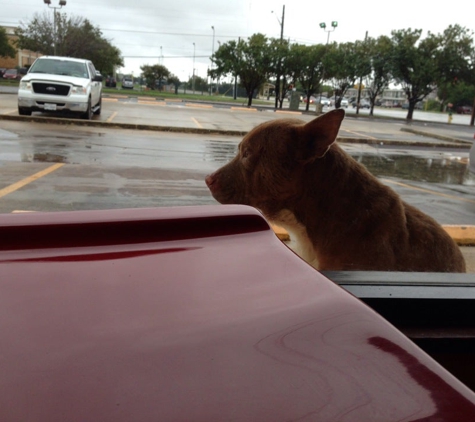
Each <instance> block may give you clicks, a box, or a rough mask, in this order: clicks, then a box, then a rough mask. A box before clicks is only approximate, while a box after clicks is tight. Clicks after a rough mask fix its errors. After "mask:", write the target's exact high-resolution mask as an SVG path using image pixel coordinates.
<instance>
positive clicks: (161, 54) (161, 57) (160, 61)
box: [158, 46, 163, 64]
mask: <svg viewBox="0 0 475 422" xmlns="http://www.w3.org/2000/svg"><path fill="white" fill-rule="evenodd" d="M158 63H159V64H163V53H162V46H160V60H159V62H158Z"/></svg>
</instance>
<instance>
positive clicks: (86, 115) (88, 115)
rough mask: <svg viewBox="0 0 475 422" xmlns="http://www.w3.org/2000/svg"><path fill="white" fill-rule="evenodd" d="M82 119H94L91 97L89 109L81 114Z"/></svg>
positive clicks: (88, 104)
mask: <svg viewBox="0 0 475 422" xmlns="http://www.w3.org/2000/svg"><path fill="white" fill-rule="evenodd" d="M81 119H84V120H91V119H92V107H91V99H90V98H89V101H88V103H87V110H86V112H85V113H83V114H81Z"/></svg>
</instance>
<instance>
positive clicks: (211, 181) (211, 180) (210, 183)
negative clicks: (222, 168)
mask: <svg viewBox="0 0 475 422" xmlns="http://www.w3.org/2000/svg"><path fill="white" fill-rule="evenodd" d="M205 182H206V186H208V188H209V189H211V187H212V186H213V185H215V184H216V176H215V174H214V173H212V174H208V176H206V178H205Z"/></svg>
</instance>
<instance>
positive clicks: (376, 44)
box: [363, 35, 392, 116]
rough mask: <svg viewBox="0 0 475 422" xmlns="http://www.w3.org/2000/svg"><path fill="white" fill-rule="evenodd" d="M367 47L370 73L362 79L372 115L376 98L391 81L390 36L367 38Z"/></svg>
mask: <svg viewBox="0 0 475 422" xmlns="http://www.w3.org/2000/svg"><path fill="white" fill-rule="evenodd" d="M367 47H368V49H369V55H370V62H371V73H370V74H368V75H366V76H365V77H364V78H363V80H364V82H365V86H366V89H367V92H368V96H369V99H370V103H371V109H370V115H371V116H372V115H373V110H374V103H375V101H376V98H377V97H378V96H379V95H381V94H382V93H383V92H384V90H385V89H386V88H387V87H388V86H389V84H390V82H391V81H392V73H391V69H392V68H391V65H392V63H391V58H392V44H391V40H390V38H389V37H387V36H385V35H383V36H380V37H378V38H377V39H373V38H369V39H368V40H367Z"/></svg>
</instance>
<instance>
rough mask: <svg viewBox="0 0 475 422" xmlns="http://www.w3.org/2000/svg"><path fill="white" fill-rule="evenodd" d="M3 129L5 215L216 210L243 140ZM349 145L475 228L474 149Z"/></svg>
mask: <svg viewBox="0 0 475 422" xmlns="http://www.w3.org/2000/svg"><path fill="white" fill-rule="evenodd" d="M0 128H1V130H0V145H1V148H0V168H1V176H0V212H2V213H9V212H12V211H15V210H24V211H26V210H28V211H59V210H83V209H111V208H136V207H156V206H176V205H205V204H216V202H215V200H214V199H213V198H212V197H211V195H210V193H209V191H208V189H207V187H206V185H205V183H204V177H205V176H206V174H208V173H210V172H212V171H213V170H215V169H216V168H218V167H220V166H221V165H223V164H224V163H226V162H228V161H229V160H230V159H231V158H232V157H234V155H235V153H236V149H237V145H238V143H239V141H240V139H241V138H240V137H236V136H226V135H200V134H183V133H166V132H150V131H134V130H123V129H108V128H99V129H98V128H91V127H77V126H70V127H64V126H60V125H50V124H39V123H26V124H25V123H24V122H6V121H0ZM343 145H344V147H345V149H346V150H347V151H348V152H349V153H350V154H351V155H353V156H354V157H355V159H357V160H358V161H360V162H362V163H363V164H365V165H366V166H367V167H368V168H369V169H370V171H372V172H373V173H374V174H375V175H377V176H378V177H380V178H381V179H382V180H383V182H384V183H386V184H388V185H390V186H391V187H392V188H393V189H395V190H396V191H397V192H399V193H400V194H401V195H402V196H403V197H404V199H405V200H407V201H408V202H410V203H412V204H414V205H416V206H418V207H419V208H421V209H422V210H423V211H425V212H427V213H428V214H430V215H432V216H433V217H434V218H436V219H437V220H438V221H440V222H441V223H442V224H465V225H466V224H475V179H474V177H473V175H471V174H470V173H469V172H468V169H467V159H468V150H467V149H459V148H454V149H447V148H436V149H433V148H431V149H427V148H422V147H411V148H406V147H398V146H391V147H388V146H384V145H383V146H381V145H379V144H378V143H375V144H356V143H350V144H343ZM56 165H59V167H54V168H53V167H52V166H56ZM48 169H52V170H51V171H50V172H49V173H47V174H46V175H42V176H40V177H34V176H35V175H36V174H37V173H38V172H40V171H48ZM19 182H21V183H20V185H19V186H20V187H18V189H13V188H12V186H15V184H18V183H19ZM2 192H3V193H2Z"/></svg>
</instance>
